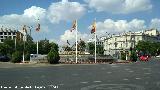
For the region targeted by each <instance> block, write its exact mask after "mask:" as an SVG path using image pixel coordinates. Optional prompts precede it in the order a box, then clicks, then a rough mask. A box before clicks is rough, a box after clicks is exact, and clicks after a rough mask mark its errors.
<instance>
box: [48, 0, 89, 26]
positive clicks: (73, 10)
mask: <svg viewBox="0 0 160 90" xmlns="http://www.w3.org/2000/svg"><path fill="white" fill-rule="evenodd" d="M85 12H86V9H85V7H84V5H82V4H80V3H78V2H68V0H62V2H57V3H52V4H51V5H50V6H49V8H48V18H49V20H50V21H51V22H52V23H58V22H59V21H71V20H74V19H79V18H80V17H81V16H83V15H84V14H85Z"/></svg>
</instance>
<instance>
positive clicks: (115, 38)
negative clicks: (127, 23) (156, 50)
mask: <svg viewBox="0 0 160 90" xmlns="http://www.w3.org/2000/svg"><path fill="white" fill-rule="evenodd" d="M139 41H151V42H159V41H160V39H159V32H158V30H156V29H151V30H145V31H139V32H127V33H122V34H119V35H111V36H108V37H107V39H105V41H104V55H112V56H115V57H118V56H117V55H119V54H120V53H121V52H127V53H128V51H129V50H130V48H134V47H135V45H136V44H137V43H138V42H139Z"/></svg>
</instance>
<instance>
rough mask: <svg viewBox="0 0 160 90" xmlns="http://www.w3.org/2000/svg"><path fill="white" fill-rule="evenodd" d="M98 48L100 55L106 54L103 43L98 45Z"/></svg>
mask: <svg viewBox="0 0 160 90" xmlns="http://www.w3.org/2000/svg"><path fill="white" fill-rule="evenodd" d="M96 48H97V54H99V55H102V54H104V49H103V46H102V45H97V46H96Z"/></svg>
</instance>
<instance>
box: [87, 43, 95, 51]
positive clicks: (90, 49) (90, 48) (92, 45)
mask: <svg viewBox="0 0 160 90" xmlns="http://www.w3.org/2000/svg"><path fill="white" fill-rule="evenodd" d="M87 46H88V51H89V53H90V54H93V53H94V49H95V48H94V44H93V43H91V42H89V43H88V44H87Z"/></svg>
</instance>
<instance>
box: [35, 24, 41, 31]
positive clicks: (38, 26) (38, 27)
mask: <svg viewBox="0 0 160 90" xmlns="http://www.w3.org/2000/svg"><path fill="white" fill-rule="evenodd" d="M36 31H37V32H38V31H40V24H39V23H38V25H37V28H36Z"/></svg>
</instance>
